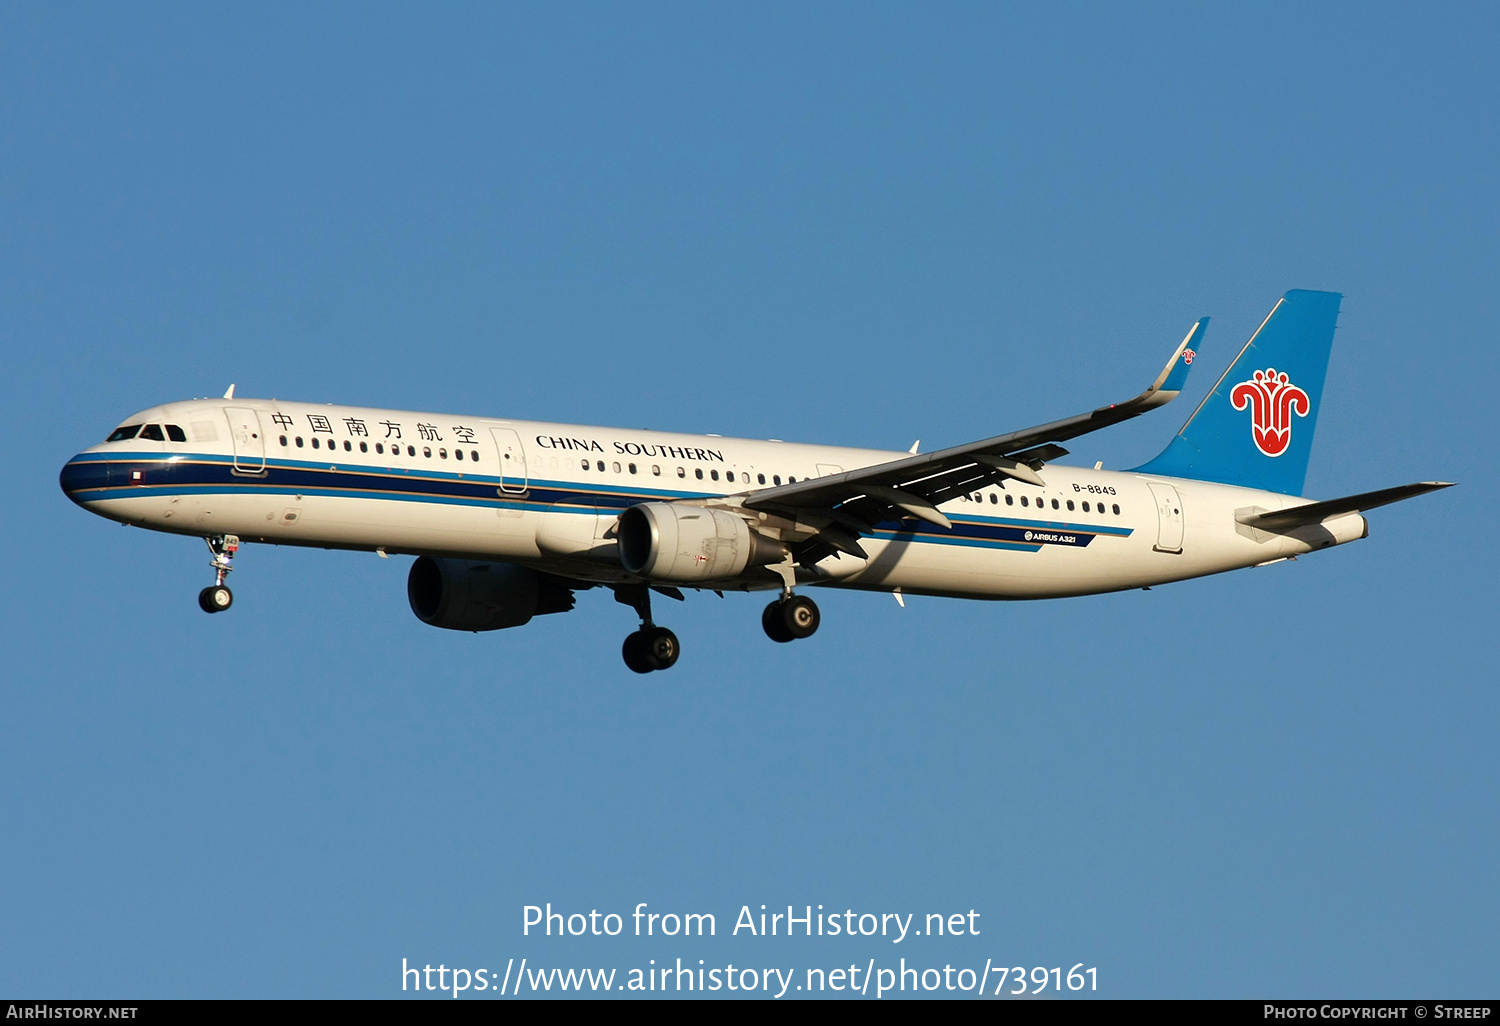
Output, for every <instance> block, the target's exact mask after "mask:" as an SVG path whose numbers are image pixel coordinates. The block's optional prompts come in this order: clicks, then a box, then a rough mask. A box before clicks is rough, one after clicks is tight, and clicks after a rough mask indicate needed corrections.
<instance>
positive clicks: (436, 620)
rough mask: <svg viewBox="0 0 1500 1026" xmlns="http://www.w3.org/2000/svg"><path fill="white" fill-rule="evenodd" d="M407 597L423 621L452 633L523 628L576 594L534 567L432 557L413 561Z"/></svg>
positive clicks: (563, 608) (566, 606)
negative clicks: (522, 626) (533, 618)
mask: <svg viewBox="0 0 1500 1026" xmlns="http://www.w3.org/2000/svg"><path fill="white" fill-rule="evenodd" d="M406 598H407V601H409V602H410V603H411V611H412V612H413V613H416V614H417V619H418V620H421V621H422V622H423V623H426V624H431V625H432V626H434V627H445V628H447V629H448V630H453V631H498V630H500V629H502V628H505V627H519V626H521V625H522V624H524V623H526V622H527V621H529V620H530V619H531V618H532V617H533V616H537V615H540V614H543V613H565V612H567V611H568V610H570V609H572V608H573V592H572V591H571V590H569V589H568V588H567V587H566V586H564V585H563V584H562V582H560V581H558V580H557V579H555V578H552V577H549V576H547V575H545V574H539V573H537V572H536V571H535V570H528V569H527V568H526V567H524V566H517V565H516V564H514V563H476V562H473V561H471V560H467V559H433V558H432V557H431V556H422V557H420V558H419V559H418V560H417V561H416V562H415V563H413V564H412V565H411V573H409V574H407V576H406Z"/></svg>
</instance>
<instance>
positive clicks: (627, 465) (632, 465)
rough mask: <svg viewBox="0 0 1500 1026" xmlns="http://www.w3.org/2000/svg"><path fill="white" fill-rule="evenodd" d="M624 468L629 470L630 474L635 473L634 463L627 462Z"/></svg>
mask: <svg viewBox="0 0 1500 1026" xmlns="http://www.w3.org/2000/svg"><path fill="white" fill-rule="evenodd" d="M625 469H626V470H628V471H630V472H631V473H632V474H634V473H635V464H634V463H628V464H626V465H625Z"/></svg>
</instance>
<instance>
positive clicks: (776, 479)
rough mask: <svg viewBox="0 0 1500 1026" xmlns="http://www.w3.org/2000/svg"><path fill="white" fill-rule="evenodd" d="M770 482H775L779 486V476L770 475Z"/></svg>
mask: <svg viewBox="0 0 1500 1026" xmlns="http://www.w3.org/2000/svg"><path fill="white" fill-rule="evenodd" d="M771 480H772V481H775V482H776V483H777V484H781V475H780V474H772V475H771Z"/></svg>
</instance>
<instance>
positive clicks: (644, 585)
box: [60, 290, 1451, 673]
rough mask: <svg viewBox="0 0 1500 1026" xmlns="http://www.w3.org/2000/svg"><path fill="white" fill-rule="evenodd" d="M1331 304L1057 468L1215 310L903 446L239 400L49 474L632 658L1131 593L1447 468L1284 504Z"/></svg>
mask: <svg viewBox="0 0 1500 1026" xmlns="http://www.w3.org/2000/svg"><path fill="white" fill-rule="evenodd" d="M1341 301H1342V296H1341V295H1340V294H1338V293H1332V292H1312V291H1304V290H1294V291H1291V292H1288V293H1286V294H1285V295H1284V296H1282V298H1281V299H1280V300H1279V301H1278V302H1277V303H1276V305H1275V307H1274V308H1273V309H1272V310H1271V312H1270V314H1268V315H1267V316H1266V318H1265V320H1264V321H1263V322H1262V323H1261V325H1260V327H1259V328H1258V329H1256V331H1255V333H1254V334H1253V335H1252V336H1251V338H1250V340H1249V341H1248V342H1247V343H1245V345H1244V347H1243V348H1242V349H1241V350H1240V351H1239V353H1238V355H1237V356H1236V357H1235V359H1234V360H1233V361H1231V363H1230V365H1229V367H1228V369H1227V370H1225V372H1224V373H1223V375H1222V376H1221V377H1220V378H1219V380H1218V382H1217V383H1216V384H1215V385H1214V387H1213V388H1212V389H1211V390H1210V391H1209V393H1208V395H1207V397H1206V398H1205V399H1204V400H1203V401H1202V402H1201V403H1200V404H1199V406H1198V408H1197V409H1196V410H1194V412H1193V414H1192V415H1191V416H1190V417H1189V418H1188V419H1187V422H1186V423H1185V424H1184V425H1183V426H1182V429H1181V430H1179V431H1178V432H1177V434H1176V435H1175V436H1174V437H1173V438H1172V439H1171V441H1170V442H1169V443H1168V445H1167V447H1166V448H1165V449H1164V450H1163V451H1162V452H1161V453H1160V454H1159V455H1158V456H1156V457H1155V458H1154V459H1152V460H1150V461H1149V462H1147V463H1144V464H1142V465H1141V466H1138V467H1135V468H1134V469H1132V470H1128V471H1106V470H1103V469H1101V465H1100V464H1095V466H1094V467H1093V468H1092V469H1090V468H1085V467H1077V466H1069V465H1063V464H1059V463H1056V462H1054V461H1056V460H1057V459H1059V458H1060V457H1062V456H1065V455H1067V454H1068V450H1067V449H1064V448H1063V447H1062V445H1061V444H1059V443H1061V442H1064V441H1067V440H1069V439H1072V438H1076V437H1078V436H1080V435H1084V434H1087V433H1088V432H1091V431H1097V430H1099V429H1101V428H1105V427H1108V426H1110V425H1112V424H1118V423H1120V422H1122V421H1125V420H1128V419H1131V418H1133V417H1137V416H1140V415H1141V414H1143V413H1146V412H1147V411H1149V410H1152V409H1155V408H1157V407H1159V406H1162V405H1164V404H1165V403H1167V402H1170V401H1171V400H1172V399H1174V398H1176V396H1177V395H1178V393H1179V392H1180V391H1181V390H1182V387H1183V384H1184V383H1185V381H1186V380H1187V376H1188V372H1189V370H1190V368H1191V366H1192V364H1193V362H1194V361H1195V359H1196V358H1197V355H1198V350H1199V347H1200V345H1201V343H1202V340H1203V337H1204V333H1205V331H1206V330H1207V327H1208V323H1209V319H1208V318H1207V317H1204V318H1202V319H1200V320H1199V321H1198V322H1197V323H1195V324H1194V325H1193V326H1192V328H1191V329H1190V330H1189V331H1188V333H1187V335H1186V336H1185V337H1184V338H1183V340H1182V342H1181V343H1180V344H1179V345H1178V346H1177V347H1176V349H1175V350H1174V351H1173V353H1172V357H1171V359H1170V360H1168V361H1167V364H1166V366H1165V367H1164V368H1163V369H1162V371H1161V373H1160V374H1158V375H1157V377H1156V379H1155V380H1154V381H1152V383H1151V384H1150V386H1149V387H1147V388H1146V390H1145V391H1143V392H1141V393H1140V394H1139V395H1137V396H1135V397H1134V398H1132V399H1130V400H1127V401H1125V402H1122V403H1116V404H1112V405H1109V406H1101V407H1099V408H1097V409H1094V410H1090V411H1089V412H1087V413H1082V414H1079V415H1077V416H1072V417H1066V418H1064V419H1062V420H1057V421H1053V422H1051V423H1048V424H1042V425H1040V426H1037V427H1031V428H1026V429H1023V430H1020V431H1012V432H1009V433H1007V434H1002V435H996V436H994V437H992V438H986V439H982V440H980V441H977V442H970V443H968V444H965V445H957V446H952V447H949V448H945V449H940V450H937V451H934V452H929V453H919V452H918V446H917V445H913V446H912V448H911V450H910V451H909V452H905V453H892V452H884V451H878V450H870V449H855V448H845V447H832V446H818V445H803V444H792V443H787V442H782V441H776V440H772V441H755V440H749V439H739V438H723V437H720V436H718V435H707V436H702V435H687V434H678V433H673V432H661V431H650V430H634V429H623V428H603V427H589V426H580V425H573V424H555V423H540V422H532V421H519V420H503V419H495V418H491V417H478V416H467V415H465V416H454V415H449V414H437V413H413V412H408V411H396V410H377V409H365V408H357V407H350V406H333V405H314V404H309V403H297V402H281V401H279V400H276V399H241V398H236V397H235V395H234V386H233V385H231V386H230V387H229V390H228V391H227V392H225V394H224V396H223V398H221V399H211V400H203V399H199V400H192V401H187V402H175V403H167V404H165V405H161V406H154V407H151V408H149V409H146V410H142V411H141V412H139V413H136V414H134V415H132V416H130V417H127V418H126V419H125V421H124V422H123V423H121V424H120V426H119V427H117V428H116V429H115V430H114V431H113V432H112V433H110V435H109V436H108V437H107V438H106V439H105V440H104V441H103V442H102V443H100V444H98V445H94V446H91V447H89V448H88V449H85V450H84V451H83V452H81V453H79V454H78V455H77V456H75V457H73V459H71V460H69V461H68V463H67V464H66V465H65V466H64V467H63V469H62V472H61V475H60V482H61V485H62V489H63V491H64V492H65V493H66V494H67V496H68V497H69V498H70V499H72V500H73V501H74V502H75V503H77V504H78V505H80V506H82V507H83V508H84V509H86V510H88V511H90V512H91V513H96V514H98V515H100V516H102V517H107V518H109V519H111V520H116V521H119V522H121V523H123V524H128V525H135V526H139V527H145V528H149V529H151V530H156V531H166V532H171V533H174V534H183V535H197V536H198V537H201V538H203V539H204V540H205V541H206V542H207V543H208V547H209V550H210V553H211V560H210V566H211V568H212V570H213V572H214V584H212V585H211V586H209V587H207V588H204V589H203V591H202V592H201V593H200V595H199V605H200V606H201V607H202V608H203V609H204V610H205V611H206V612H210V613H219V612H223V611H224V610H226V609H228V608H229V607H230V605H231V603H232V602H233V595H232V594H231V592H230V590H229V588H228V587H227V586H226V585H225V583H224V582H225V578H226V576H227V575H228V574H229V572H230V571H231V569H232V568H233V559H234V557H235V555H236V554H237V553H238V552H239V550H240V548H241V546H242V545H244V544H245V543H247V542H257V543H268V544H273V545H301V546H310V547H314V546H315V547H321V548H325V549H353V550H363V551H374V552H375V553H377V554H378V555H380V556H382V557H386V556H391V555H397V554H401V555H411V556H415V557H417V558H416V560H415V561H414V562H413V563H412V565H411V568H410V572H409V573H408V577H407V598H408V601H409V603H410V605H411V609H412V612H413V613H415V614H416V616H417V617H418V618H419V619H420V620H422V621H423V622H424V623H427V624H431V625H432V626H434V627H443V628H447V629H450V630H463V631H490V630H500V629H505V628H511V627H519V626H522V625H524V624H526V623H527V622H529V621H530V620H531V619H532V617H534V616H539V615H545V614H552V613H562V612H567V611H569V610H571V609H572V608H573V605H574V593H575V592H577V591H580V590H584V589H589V588H594V587H607V588H610V589H612V590H613V591H614V595H615V598H616V600H617V601H619V602H621V603H623V604H625V605H627V606H630V607H632V608H633V609H634V611H635V613H636V615H637V616H638V617H639V620H640V626H639V628H637V629H636V630H635V631H633V632H632V633H631V634H630V635H629V636H628V637H627V638H626V639H625V643H624V645H623V647H622V654H623V656H624V660H625V664H626V665H627V666H628V667H629V668H630V669H631V670H633V671H635V672H637V673H649V672H651V671H654V670H664V669H667V668H669V667H671V666H672V665H673V664H674V663H676V662H677V659H678V656H679V653H680V651H681V646H680V643H679V641H678V638H677V636H676V635H675V634H673V633H672V631H671V630H669V629H667V628H666V627H662V626H659V625H657V624H656V623H655V621H654V619H653V616H652V609H651V597H652V595H653V593H655V594H657V595H662V596H667V597H670V598H673V599H678V600H681V599H683V598H684V595H683V590H682V589H684V588H687V589H696V590H699V591H702V590H711V591H715V592H718V593H719V594H720V595H721V596H722V594H723V593H724V592H726V591H731V590H733V591H747V592H749V591H766V592H776V593H777V595H776V597H775V598H774V599H773V600H772V601H771V603H770V604H769V605H767V606H766V607H765V611H764V613H763V614H762V616H761V625H762V628H763V629H764V631H765V633H766V634H767V635H768V636H769V637H770V638H771V639H772V640H774V641H777V642H790V641H793V640H796V639H802V638H807V637H810V636H811V635H812V634H813V633H814V632H816V631H817V629H818V625H819V623H820V620H821V614H820V612H819V609H818V607H817V605H816V604H815V603H814V602H813V600H812V599H811V598H809V597H808V596H807V595H806V594H803V593H800V592H799V591H798V590H797V589H799V588H812V587H821V588H857V589H863V590H871V591H886V592H891V593H893V594H894V595H895V596H896V599H897V601H899V602H901V603H902V604H903V605H904V604H905V601H904V597H905V596H907V595H933V596H946V597H955V598H974V599H1040V598H1058V597H1064V596H1075V595H1091V594H1098V593H1102V592H1113V591H1122V590H1126V589H1135V588H1150V587H1152V586H1154V585H1159V584H1165V583H1168V582H1171V581H1180V580H1185V579H1188V578H1193V577H1201V576H1204V575H1207V574H1214V573H1220V572H1223V571H1226V570H1233V569H1238V568H1243V567H1253V566H1263V565H1266V564H1268V563H1274V562H1278V561H1280V560H1287V559H1295V558H1296V557H1298V556H1300V555H1303V554H1305V553H1309V552H1316V551H1319V550H1322V549H1326V548H1330V547H1332V546H1334V545H1341V544H1343V543H1345V542H1350V541H1355V540H1357V539H1361V538H1364V537H1366V536H1367V535H1368V533H1369V528H1368V524H1367V522H1366V520H1365V518H1364V517H1363V516H1362V514H1363V513H1364V512H1366V511H1368V510H1371V509H1373V508H1375V507H1378V506H1383V505H1386V504H1387V503H1392V502H1397V501H1399V500H1402V499H1407V498H1410V497H1412V496H1415V495H1420V494H1422V493H1424V492H1429V491H1433V490H1435V489H1439V488H1446V487H1448V486H1449V485H1450V484H1451V482H1445V481H1421V482H1417V483H1414V484H1407V485H1400V486H1397V487H1393V488H1383V489H1380V490H1378V491H1372V492H1365V493H1362V494H1359V495H1350V496H1345V497H1343V498H1337V499H1329V500H1323V501H1314V500H1312V499H1308V498H1304V497H1302V496H1301V494H1300V493H1301V491H1302V487H1303V483H1304V480H1305V478H1306V474H1307V465H1308V458H1309V454H1310V452H1311V448H1312V438H1313V429H1314V427H1315V425H1316V424H1317V417H1318V406H1319V403H1320V401H1321V397H1322V391H1323V379H1324V376H1325V374H1326V371H1327V367H1328V358H1329V353H1330V352H1331V350H1332V345H1333V335H1334V330H1335V327H1336V324H1337V320H1338V313H1339V305H1340V303H1341Z"/></svg>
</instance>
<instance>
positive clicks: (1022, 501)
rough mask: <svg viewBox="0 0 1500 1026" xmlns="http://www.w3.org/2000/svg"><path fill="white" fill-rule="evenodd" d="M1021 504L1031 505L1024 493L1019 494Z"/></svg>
mask: <svg viewBox="0 0 1500 1026" xmlns="http://www.w3.org/2000/svg"><path fill="white" fill-rule="evenodd" d="M1021 505H1023V506H1029V505H1031V503H1029V502H1027V501H1026V496H1024V495H1023V496H1021Z"/></svg>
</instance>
